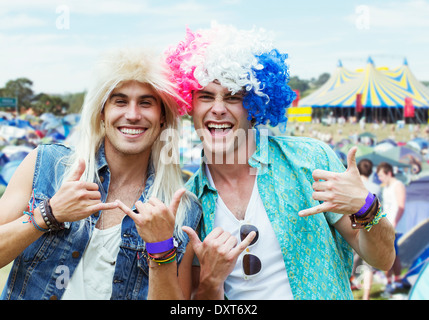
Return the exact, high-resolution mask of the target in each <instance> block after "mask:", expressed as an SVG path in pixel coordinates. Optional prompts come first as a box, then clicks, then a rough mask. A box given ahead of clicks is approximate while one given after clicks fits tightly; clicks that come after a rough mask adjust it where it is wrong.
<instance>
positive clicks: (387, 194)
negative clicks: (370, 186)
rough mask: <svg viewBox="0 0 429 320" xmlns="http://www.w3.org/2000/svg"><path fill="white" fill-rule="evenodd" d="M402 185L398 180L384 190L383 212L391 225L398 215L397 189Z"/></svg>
mask: <svg viewBox="0 0 429 320" xmlns="http://www.w3.org/2000/svg"><path fill="white" fill-rule="evenodd" d="M398 183H400V182H399V181H398V180H395V181H393V183H391V184H390V185H388V186H386V187H384V188H383V211H384V212H385V213H386V218H387V219H388V220H389V221H390V223H394V222H395V219H396V215H397V214H398V201H397V199H396V194H395V188H396V185H397V184H398Z"/></svg>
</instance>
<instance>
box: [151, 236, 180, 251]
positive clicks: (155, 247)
mask: <svg viewBox="0 0 429 320" xmlns="http://www.w3.org/2000/svg"><path fill="white" fill-rule="evenodd" d="M175 246H176V243H175V241H174V238H173V237H171V238H170V239H167V240H164V241H160V242H152V243H148V242H147V243H146V251H147V252H148V253H161V252H165V251H169V250H172V249H174V248H175Z"/></svg>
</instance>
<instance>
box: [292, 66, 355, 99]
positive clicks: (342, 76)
mask: <svg viewBox="0 0 429 320" xmlns="http://www.w3.org/2000/svg"><path fill="white" fill-rule="evenodd" d="M358 76H359V73H358V72H353V71H350V70H348V69H346V68H344V67H343V64H342V62H341V61H338V65H337V67H336V69H335V70H334V72H333V73H332V75H331V77H330V78H329V79H328V81H327V82H325V84H323V85H322V86H321V87H320V88H319V89H317V90H316V91H314V92H313V93H312V94H311V95H309V96H307V97H305V98H303V99H302V100H300V101H299V103H298V105H299V106H315V107H317V106H319V102H318V101H319V100H320V99H322V98H323V97H324V96H326V95H327V94H328V93H330V92H331V91H333V90H334V89H336V88H338V87H340V86H341V85H343V84H344V83H346V82H349V81H350V80H352V79H355V78H357V77H358Z"/></svg>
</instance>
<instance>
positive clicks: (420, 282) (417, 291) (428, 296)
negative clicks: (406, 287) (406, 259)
mask: <svg viewBox="0 0 429 320" xmlns="http://www.w3.org/2000/svg"><path fill="white" fill-rule="evenodd" d="M408 299H409V300H429V260H427V261H426V263H425V265H424V266H423V268H422V270H421V272H420V274H419V276H418V278H417V281H416V282H415V284H414V285H413V287H412V288H411V291H410V294H409V297H408Z"/></svg>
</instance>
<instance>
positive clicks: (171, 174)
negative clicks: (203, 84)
mask: <svg viewBox="0 0 429 320" xmlns="http://www.w3.org/2000/svg"><path fill="white" fill-rule="evenodd" d="M165 70H166V69H165V65H164V62H163V61H162V60H161V57H158V56H156V55H154V54H153V53H152V52H150V51H147V50H143V49H121V50H116V51H112V52H109V53H108V54H106V55H104V56H103V57H102V59H101V60H100V61H99V62H98V63H97V64H96V66H95V69H94V75H93V82H92V83H91V85H90V87H89V90H88V92H87V94H86V96H85V100H84V103H83V106H82V113H81V120H80V123H79V135H78V140H77V143H76V146H75V152H74V154H73V155H72V156H71V158H70V162H69V163H71V165H70V166H69V168H68V171H67V172H66V174H65V179H67V176H68V175H70V174H71V172H73V171H74V169H75V168H76V165H77V161H78V159H79V158H83V159H84V160H85V165H86V169H85V172H84V174H83V176H82V178H81V179H82V180H84V181H89V182H98V183H99V176H98V172H97V158H96V154H97V152H98V150H99V148H100V146H101V145H102V143H103V141H104V127H103V124H102V121H101V113H102V111H103V107H104V104H105V102H106V101H107V99H108V98H109V96H110V94H111V92H112V91H113V90H114V89H115V88H116V87H117V86H119V85H121V83H123V82H125V81H130V80H134V81H138V82H140V83H143V84H149V85H150V86H151V87H152V88H153V89H154V90H155V91H156V93H157V94H158V95H159V96H160V98H161V101H162V104H163V109H164V112H165V123H164V125H163V126H162V131H161V134H160V136H159V137H158V138H157V140H156V141H155V143H154V144H153V146H152V153H151V157H150V161H151V162H152V165H153V167H154V169H155V179H154V183H153V185H152V186H151V188H150V190H149V196H155V197H157V198H158V199H160V200H161V201H163V202H164V203H165V204H167V205H168V204H169V203H170V202H171V200H172V197H173V194H174V192H175V191H176V190H177V189H179V188H181V187H183V180H182V174H181V170H180V164H179V160H178V159H179V150H178V149H179V121H180V119H179V117H178V111H177V102H176V101H177V99H180V97H178V95H177V94H176V93H175V90H174V88H173V85H172V83H171V82H170V81H169V80H168V77H167V75H166V71H165ZM99 184H100V183H99ZM191 197H192V198H194V196H193V195H192V194H190V193H187V194H185V195H184V196H183V197H182V201H181V204H180V206H179V209H178V212H177V215H176V234H178V235H180V236H182V231H181V226H182V224H183V220H184V217H185V212H186V210H187V209H188V208H190V198H191Z"/></svg>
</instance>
